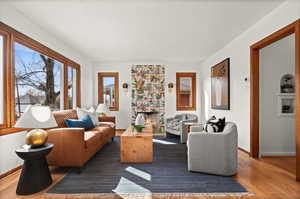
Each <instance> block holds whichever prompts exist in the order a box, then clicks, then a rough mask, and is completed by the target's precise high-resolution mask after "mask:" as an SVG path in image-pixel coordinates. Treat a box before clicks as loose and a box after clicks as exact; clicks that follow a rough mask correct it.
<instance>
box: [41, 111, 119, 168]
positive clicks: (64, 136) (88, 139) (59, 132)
mask: <svg viewBox="0 0 300 199" xmlns="http://www.w3.org/2000/svg"><path fill="white" fill-rule="evenodd" d="M53 114H54V118H55V120H56V122H57V124H58V128H54V129H50V130H48V142H50V143H53V144H54V148H53V150H52V151H51V152H50V154H49V155H48V157H47V160H48V163H49V165H54V166H62V167H79V168H81V167H82V166H83V165H84V164H85V163H86V162H87V161H88V160H89V159H90V158H91V157H92V156H93V155H94V154H95V153H96V152H97V151H99V150H100V149H101V148H102V147H103V146H104V145H105V144H106V143H108V142H109V141H110V140H112V141H113V138H114V136H115V128H112V127H111V126H109V125H101V126H97V127H96V128H94V129H91V130H89V131H85V130H84V129H83V128H67V127H66V124H65V121H64V120H65V119H78V116H77V112H76V110H63V111H56V112H53Z"/></svg>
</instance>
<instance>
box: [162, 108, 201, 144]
mask: <svg viewBox="0 0 300 199" xmlns="http://www.w3.org/2000/svg"><path fill="white" fill-rule="evenodd" d="M187 122H198V117H197V115H195V114H189V113H183V114H177V115H175V117H172V118H167V125H166V132H167V133H169V134H173V135H179V136H180V142H181V143H186V140H187V133H188V132H186V131H187V128H186V126H185V123H187Z"/></svg>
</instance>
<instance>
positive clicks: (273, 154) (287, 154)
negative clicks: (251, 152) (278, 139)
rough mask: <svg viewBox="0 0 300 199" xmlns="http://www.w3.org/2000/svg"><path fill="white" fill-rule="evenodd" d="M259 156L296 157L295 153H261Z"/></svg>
mask: <svg viewBox="0 0 300 199" xmlns="http://www.w3.org/2000/svg"><path fill="white" fill-rule="evenodd" d="M261 156H296V152H262V153H261Z"/></svg>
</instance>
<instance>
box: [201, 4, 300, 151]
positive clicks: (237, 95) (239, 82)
mask: <svg viewBox="0 0 300 199" xmlns="http://www.w3.org/2000/svg"><path fill="white" fill-rule="evenodd" d="M299 18H300V1H293V0H292V1H287V2H284V3H283V4H281V5H280V6H279V7H278V8H276V9H275V10H274V11H272V12H271V13H270V14H268V15H267V16H265V17H264V18H262V19H261V20H260V21H259V22H257V23H256V24H255V25H253V26H252V27H250V28H249V29H248V30H247V31H245V32H244V33H242V34H241V35H240V36H238V37H237V38H235V39H234V40H233V41H232V42H230V43H229V44H227V45H226V46H225V47H224V48H222V49H220V50H219V51H218V52H217V53H215V54H214V55H212V56H210V57H209V58H207V59H206V60H204V62H203V65H202V67H201V73H200V74H201V81H202V82H203V83H202V85H203V86H204V89H203V90H202V92H203V93H202V94H203V95H202V102H203V103H202V107H205V110H204V111H203V112H201V113H202V114H203V118H208V117H209V116H211V115H216V116H217V117H224V116H225V117H226V119H227V120H230V121H233V122H235V123H237V126H238V131H239V147H241V148H243V149H245V150H248V151H249V150H250V81H249V78H250V50H249V46H251V45H252V44H254V43H255V42H257V41H259V40H261V39H262V38H264V37H266V36H268V35H269V34H271V33H273V32H275V31H276V30H278V29H280V28H282V27H284V26H286V25H288V24H290V23H292V22H294V21H296V20H297V19H299ZM227 57H230V62H231V63H230V75H231V78H230V85H231V86H230V96H231V97H230V101H231V110H229V111H222V110H213V109H211V108H210V68H211V66H213V65H215V64H216V63H219V62H220V61H222V60H224V59H225V58H227ZM245 77H247V78H248V81H247V82H245V81H244V78H245Z"/></svg>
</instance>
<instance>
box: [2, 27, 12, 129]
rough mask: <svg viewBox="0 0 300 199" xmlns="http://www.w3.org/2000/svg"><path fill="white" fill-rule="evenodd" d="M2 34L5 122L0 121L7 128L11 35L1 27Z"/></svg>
mask: <svg viewBox="0 0 300 199" xmlns="http://www.w3.org/2000/svg"><path fill="white" fill-rule="evenodd" d="M0 35H1V36H2V37H3V94H4V96H3V123H0V129H1V128H6V127H7V123H8V122H9V118H10V113H9V111H8V102H9V98H8V96H7V92H8V91H9V90H10V89H9V88H7V81H8V79H7V77H8V76H7V71H8V70H7V68H6V67H5V66H7V65H9V64H8V62H9V51H10V50H9V47H10V45H9V37H10V35H9V34H8V33H7V32H5V31H3V30H1V29H0Z"/></svg>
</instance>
